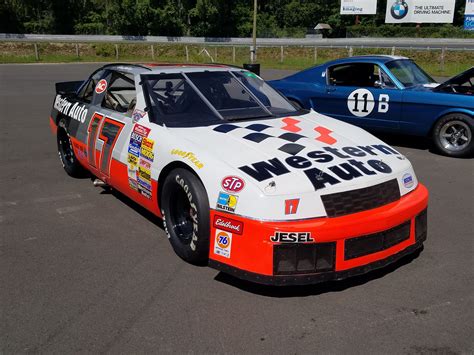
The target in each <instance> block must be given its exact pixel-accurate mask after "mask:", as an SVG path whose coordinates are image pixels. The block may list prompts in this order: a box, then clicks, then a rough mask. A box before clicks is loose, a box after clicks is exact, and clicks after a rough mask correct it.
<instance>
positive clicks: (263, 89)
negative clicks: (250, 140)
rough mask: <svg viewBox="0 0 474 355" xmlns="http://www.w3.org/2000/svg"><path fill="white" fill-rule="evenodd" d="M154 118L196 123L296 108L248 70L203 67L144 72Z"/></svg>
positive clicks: (182, 124) (186, 124)
mask: <svg viewBox="0 0 474 355" xmlns="http://www.w3.org/2000/svg"><path fill="white" fill-rule="evenodd" d="M142 79H143V80H142V84H143V87H144V92H145V94H146V95H145V99H146V101H147V106H148V108H151V111H152V116H153V119H154V121H156V122H158V123H164V124H165V125H167V126H170V127H196V126H204V125H211V124H217V123H221V122H222V120H245V119H253V118H266V117H276V116H284V115H288V114H290V113H292V114H295V111H296V110H295V108H294V107H293V106H292V105H291V104H290V103H289V102H288V101H286V99H285V98H283V97H282V96H281V95H280V94H278V93H277V92H276V91H275V90H273V89H272V88H271V87H270V86H269V85H268V84H266V83H265V82H264V81H263V80H262V79H260V78H259V77H258V76H256V75H255V74H253V73H250V72H247V71H242V72H239V71H232V72H231V71H204V72H191V73H176V74H158V75H153V74H150V75H143V76H142Z"/></svg>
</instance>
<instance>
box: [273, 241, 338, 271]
mask: <svg viewBox="0 0 474 355" xmlns="http://www.w3.org/2000/svg"><path fill="white" fill-rule="evenodd" d="M335 251H336V244H335V243H316V244H280V245H274V246H273V273H274V275H295V274H311V273H318V272H324V271H332V270H334V260H335Z"/></svg>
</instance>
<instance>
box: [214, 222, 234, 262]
mask: <svg viewBox="0 0 474 355" xmlns="http://www.w3.org/2000/svg"><path fill="white" fill-rule="evenodd" d="M231 249H232V233H229V232H226V231H223V230H220V229H216V238H215V240H214V254H216V255H220V256H223V257H224V258H230V252H231Z"/></svg>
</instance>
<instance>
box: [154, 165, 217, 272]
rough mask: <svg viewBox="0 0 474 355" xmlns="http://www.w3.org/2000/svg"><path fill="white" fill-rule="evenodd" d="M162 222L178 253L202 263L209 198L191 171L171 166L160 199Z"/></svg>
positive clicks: (205, 258) (206, 250)
mask: <svg viewBox="0 0 474 355" xmlns="http://www.w3.org/2000/svg"><path fill="white" fill-rule="evenodd" d="M160 205H161V211H162V215H163V224H164V227H165V231H166V234H167V235H168V239H169V241H170V243H171V245H172V247H173V249H174V251H175V252H176V254H178V256H180V257H181V258H182V259H184V260H185V261H187V262H189V263H191V264H198V265H203V264H206V263H207V261H208V256H209V233H210V226H209V218H210V217H209V214H210V212H209V200H208V197H207V193H206V191H205V189H204V186H203V185H202V183H201V181H199V179H198V178H197V177H196V176H195V175H194V174H193V173H192V172H190V171H188V170H186V169H182V168H178V169H175V170H172V171H171V172H170V173H169V175H168V176H167V177H166V179H165V181H164V183H163V193H162V196H161V199H160Z"/></svg>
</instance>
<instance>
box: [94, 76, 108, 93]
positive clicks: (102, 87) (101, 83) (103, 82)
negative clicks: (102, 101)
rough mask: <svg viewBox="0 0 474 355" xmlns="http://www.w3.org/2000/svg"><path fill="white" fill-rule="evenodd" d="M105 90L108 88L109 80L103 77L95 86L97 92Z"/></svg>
mask: <svg viewBox="0 0 474 355" xmlns="http://www.w3.org/2000/svg"><path fill="white" fill-rule="evenodd" d="M105 90H107V80H105V79H101V80H99V82H98V83H97V85H96V86H95V92H96V94H102V93H103V92H104V91H105Z"/></svg>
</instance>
